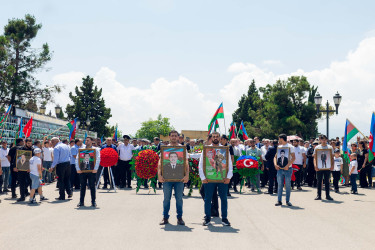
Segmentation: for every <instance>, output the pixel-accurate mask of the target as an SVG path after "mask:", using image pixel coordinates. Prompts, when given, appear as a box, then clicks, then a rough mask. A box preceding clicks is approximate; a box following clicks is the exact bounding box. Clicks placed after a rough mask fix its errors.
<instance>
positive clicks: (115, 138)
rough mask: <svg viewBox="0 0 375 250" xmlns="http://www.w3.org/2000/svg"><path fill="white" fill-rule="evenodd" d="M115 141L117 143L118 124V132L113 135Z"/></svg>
mask: <svg viewBox="0 0 375 250" xmlns="http://www.w3.org/2000/svg"><path fill="white" fill-rule="evenodd" d="M113 140H114V141H117V124H116V130H115V132H114V133H113Z"/></svg>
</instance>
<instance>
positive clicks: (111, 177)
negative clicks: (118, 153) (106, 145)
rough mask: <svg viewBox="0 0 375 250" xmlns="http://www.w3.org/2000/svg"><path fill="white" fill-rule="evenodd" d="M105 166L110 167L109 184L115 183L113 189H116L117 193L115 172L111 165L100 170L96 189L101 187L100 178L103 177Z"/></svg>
mask: <svg viewBox="0 0 375 250" xmlns="http://www.w3.org/2000/svg"><path fill="white" fill-rule="evenodd" d="M104 168H107V169H108V176H109V182H110V183H109V185H110V186H111V184H112V185H113V189H114V190H115V193H117V190H116V184H115V179H114V178H113V172H112V168H111V167H103V168H102V171H101V172H100V176H99V179H98V180H99V181H98V183H97V184H96V189H98V187H99V183H100V179H101V178H102V175H103V171H105V170H104Z"/></svg>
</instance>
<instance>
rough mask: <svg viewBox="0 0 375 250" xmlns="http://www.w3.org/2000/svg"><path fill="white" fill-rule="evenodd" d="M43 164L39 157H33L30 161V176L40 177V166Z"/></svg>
mask: <svg viewBox="0 0 375 250" xmlns="http://www.w3.org/2000/svg"><path fill="white" fill-rule="evenodd" d="M41 164H42V160H41V159H40V158H39V157H37V156H33V157H31V159H30V174H33V175H35V176H39V171H38V165H41Z"/></svg>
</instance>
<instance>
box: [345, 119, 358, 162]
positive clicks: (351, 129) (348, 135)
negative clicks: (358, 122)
mask: <svg viewBox="0 0 375 250" xmlns="http://www.w3.org/2000/svg"><path fill="white" fill-rule="evenodd" d="M358 133H359V131H358V129H357V128H356V127H355V126H354V125H353V123H351V122H350V121H349V120H348V119H346V123H345V135H344V141H343V145H342V151H344V156H345V157H348V158H349V149H348V142H349V141H350V140H351V139H352V138H353V137H354V136H355V135H356V134H358Z"/></svg>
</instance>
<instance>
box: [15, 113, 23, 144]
mask: <svg viewBox="0 0 375 250" xmlns="http://www.w3.org/2000/svg"><path fill="white" fill-rule="evenodd" d="M22 137H23V133H22V117H21V120H20V124H18V130H17V134H16V139H18V138H22Z"/></svg>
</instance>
